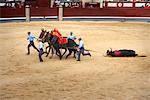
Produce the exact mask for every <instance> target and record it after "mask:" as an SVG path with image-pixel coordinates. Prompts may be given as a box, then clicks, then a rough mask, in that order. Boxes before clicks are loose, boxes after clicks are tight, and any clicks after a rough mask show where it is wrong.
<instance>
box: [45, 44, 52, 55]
mask: <svg viewBox="0 0 150 100" xmlns="http://www.w3.org/2000/svg"><path fill="white" fill-rule="evenodd" d="M48 47H49V50H48V52H47V48H48ZM50 51H51V46H47V47H46V52H47V55H46V57H48V55H49V53H50Z"/></svg>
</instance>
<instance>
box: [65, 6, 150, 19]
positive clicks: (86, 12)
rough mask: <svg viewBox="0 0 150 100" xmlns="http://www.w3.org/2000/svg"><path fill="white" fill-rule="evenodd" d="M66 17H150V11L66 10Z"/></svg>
mask: <svg viewBox="0 0 150 100" xmlns="http://www.w3.org/2000/svg"><path fill="white" fill-rule="evenodd" d="M64 16H65V17H67V16H124V17H150V9H146V8H103V9H100V8H92V9H91V8H65V9H64Z"/></svg>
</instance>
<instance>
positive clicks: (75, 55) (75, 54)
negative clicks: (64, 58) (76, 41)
mask: <svg viewBox="0 0 150 100" xmlns="http://www.w3.org/2000/svg"><path fill="white" fill-rule="evenodd" d="M73 57H74V58H76V50H74V55H73Z"/></svg>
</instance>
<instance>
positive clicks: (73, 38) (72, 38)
mask: <svg viewBox="0 0 150 100" xmlns="http://www.w3.org/2000/svg"><path fill="white" fill-rule="evenodd" d="M75 38H76V37H75V36H74V35H70V36H69V37H68V39H71V40H75Z"/></svg>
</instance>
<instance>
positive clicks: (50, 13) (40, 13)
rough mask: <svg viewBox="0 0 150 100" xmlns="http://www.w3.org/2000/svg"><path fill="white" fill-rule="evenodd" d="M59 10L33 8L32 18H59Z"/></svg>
mask: <svg viewBox="0 0 150 100" xmlns="http://www.w3.org/2000/svg"><path fill="white" fill-rule="evenodd" d="M57 13H58V8H48V7H39V8H31V16H57V15H58V14H57Z"/></svg>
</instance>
